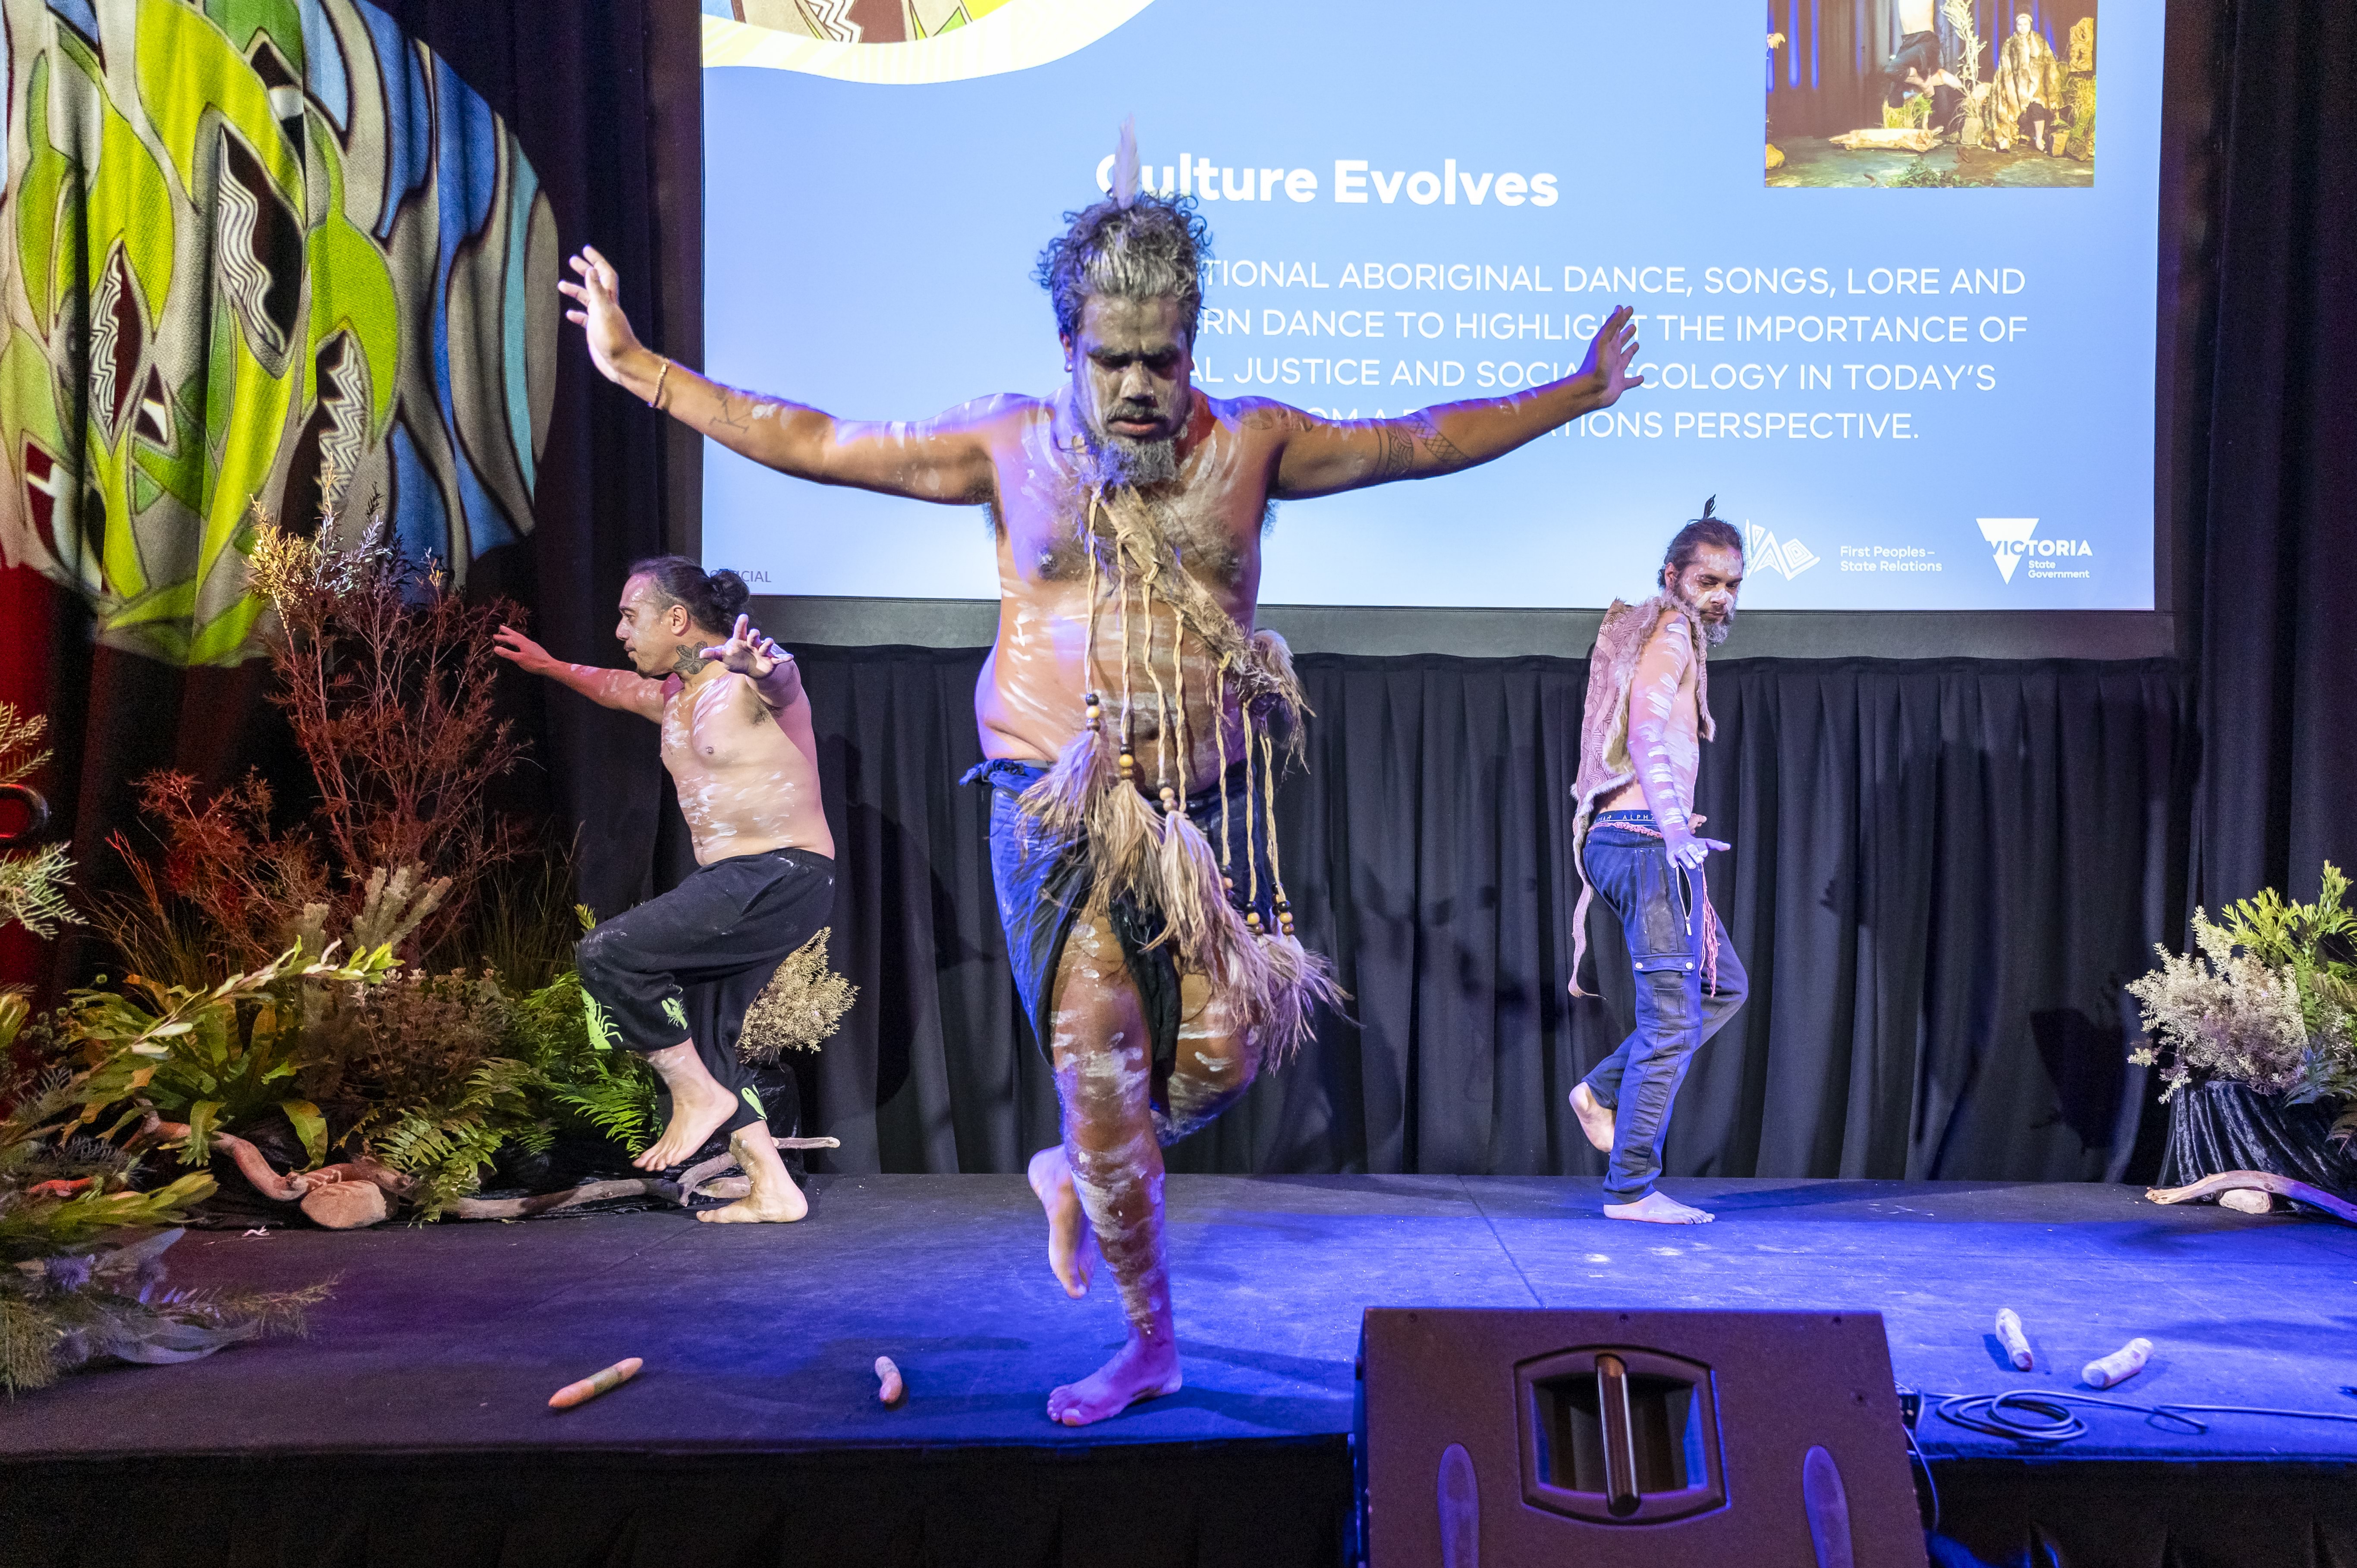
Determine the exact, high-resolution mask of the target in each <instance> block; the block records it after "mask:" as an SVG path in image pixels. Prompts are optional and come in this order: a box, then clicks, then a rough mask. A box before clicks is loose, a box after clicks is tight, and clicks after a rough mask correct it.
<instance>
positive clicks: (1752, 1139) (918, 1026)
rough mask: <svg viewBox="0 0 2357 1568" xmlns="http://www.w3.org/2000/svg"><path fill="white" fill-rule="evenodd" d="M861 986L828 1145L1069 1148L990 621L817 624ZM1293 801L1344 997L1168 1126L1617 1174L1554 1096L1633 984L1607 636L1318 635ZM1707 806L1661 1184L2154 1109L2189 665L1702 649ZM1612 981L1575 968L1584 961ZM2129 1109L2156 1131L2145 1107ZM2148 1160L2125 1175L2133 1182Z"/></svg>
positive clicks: (1292, 877) (2059, 1167)
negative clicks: (1002, 816) (1008, 770)
mask: <svg viewBox="0 0 2357 1568" xmlns="http://www.w3.org/2000/svg"><path fill="white" fill-rule="evenodd" d="M798 651H799V653H800V657H801V660H802V669H803V674H804V679H805V681H806V682H807V683H808V686H809V690H810V692H811V696H812V703H813V711H814V713H815V715H816V720H817V725H818V728H819V734H820V737H821V750H822V767H823V785H824V789H825V791H826V796H827V800H828V806H829V811H830V814H831V818H832V821H833V822H834V831H835V834H836V845H837V851H838V856H839V859H838V879H837V884H836V888H837V891H836V908H835V927H834V930H835V946H834V957H835V961H836V963H837V966H838V967H839V968H841V969H843V970H844V972H845V973H847V974H848V975H850V976H851V978H852V979H853V980H854V981H856V983H858V984H859V985H860V987H861V1000H860V1004H859V1005H858V1007H857V1008H856V1009H855V1011H854V1013H853V1014H852V1015H851V1017H850V1018H849V1019H848V1020H847V1021H846V1023H845V1027H844V1030H843V1032H842V1034H840V1035H839V1036H836V1038H835V1039H834V1040H833V1041H831V1042H829V1043H828V1045H827V1046H826V1047H825V1048H824V1050H823V1051H822V1052H821V1053H820V1055H819V1056H818V1058H816V1059H815V1061H812V1062H805V1063H803V1064H802V1071H803V1073H804V1082H803V1085H802V1088H803V1092H804V1104H805V1105H806V1106H807V1107H810V1108H811V1112H812V1121H813V1127H814V1130H817V1131H822V1132H826V1133H834V1135H836V1136H838V1137H840V1138H841V1139H842V1140H843V1144H844V1146H843V1149H842V1151H841V1152H840V1153H839V1154H838V1155H834V1156H831V1159H832V1164H833V1167H834V1168H836V1169H842V1170H852V1171H869V1170H891V1171H956V1170H996V1171H1006V1170H1014V1169H1017V1168H1019V1167H1020V1162H1021V1161H1022V1159H1023V1158H1024V1157H1025V1156H1026V1155H1028V1153H1029V1152H1030V1151H1031V1150H1032V1149H1034V1148H1037V1147H1039V1146H1040V1145H1041V1144H1046V1143H1048V1142H1050V1141H1052V1140H1053V1138H1054V1136H1055V1130H1056V1121H1055V1108H1054V1101H1053V1094H1052V1087H1051V1085H1050V1083H1049V1079H1048V1075H1047V1073H1046V1071H1045V1069H1044V1067H1043V1065H1042V1063H1041V1061H1040V1059H1039V1055H1038V1052H1037V1050H1036V1049H1035V1047H1033V1045H1032V1043H1031V1041H1030V1039H1029V1035H1028V1028H1027V1027H1026V1026H1024V1025H1023V1024H1022V1023H1021V1022H1020V1021H1019V1019H1018V1016H1017V1007H1016V1003H1015V993H1014V991H1013V988H1012V982H1011V980H1010V979H1009V977H1008V973H1007V970H1006V957H1005V950H1004V945H1003V943H1002V941H1001V940H1000V936H999V929H998V925H997V919H996V910H995V907H994V902H993V899H992V896H991V889H990V880H989V870H988V862H987V859H986V857H985V831H986V830H985V811H986V809H987V801H986V799H985V793H984V791H982V790H981V789H965V790H962V791H961V790H957V789H952V788H951V786H952V781H953V780H954V779H956V778H957V776H958V775H959V774H960V773H962V772H963V770H964V769H965V768H968V767H970V766H972V764H973V763H974V762H975V761H976V760H978V759H979V757H980V753H979V750H978V747H977V742H976V740H975V735H974V719H973V700H972V699H973V689H974V678H975V676H976V674H977V673H978V672H979V670H980V668H981V663H982V658H983V653H982V650H962V651H948V652H943V651H936V650H920V649H906V648H888V649H825V648H812V649H804V650H798ZM1300 665H1301V670H1302V673H1303V677H1304V680H1305V682H1306V683H1307V686H1308V693H1309V698H1310V702H1311V704H1312V705H1313V706H1314V707H1315V708H1316V709H1317V711H1318V717H1317V718H1316V719H1314V720H1313V721H1311V723H1310V725H1309V730H1308V749H1309V759H1310V776H1309V777H1308V779H1302V778H1300V777H1298V776H1297V777H1296V778H1294V779H1292V780H1290V781H1289V782H1288V784H1287V785H1286V787H1285V788H1284V789H1283V790H1282V791H1281V792H1280V794H1279V798H1278V806H1277V817H1278V822H1279V826H1280V829H1281V832H1282V835H1283V853H1284V865H1285V870H1286V877H1287V883H1288V891H1289V892H1290V893H1291V896H1292V898H1293V902H1294V906H1295V908H1296V910H1297V913H1298V914H1299V916H1300V918H1301V925H1302V934H1303V937H1304V939H1305V940H1307V941H1308V943H1309V944H1310V945H1311V946H1312V947H1314V948H1316V949H1317V950H1320V951H1323V952H1325V953H1328V954H1329V955H1331V956H1332V957H1333V959H1334V961H1335V962H1336V964H1337V967H1338V969H1339V971H1340V976H1341V979H1342V982H1343V983H1344V984H1345V985H1347V986H1348V987H1349V988H1350V990H1351V993H1352V995H1353V996H1354V997H1355V999H1356V1000H1355V1002H1354V1004H1353V1006H1352V1011H1353V1013H1354V1014H1355V1022H1352V1021H1350V1020H1345V1019H1340V1018H1329V1019H1326V1020H1324V1021H1323V1022H1322V1025H1321V1027H1320V1028H1319V1031H1318V1038H1317V1040H1316V1042H1315V1043H1314V1044H1313V1045H1312V1046H1311V1047H1308V1049H1307V1050H1306V1051H1305V1052H1304V1054H1303V1055H1302V1057H1301V1058H1300V1059H1298V1060H1297V1061H1294V1062H1292V1063H1291V1064H1289V1065H1287V1066H1286V1067H1285V1068H1283V1069H1281V1070H1278V1071H1275V1072H1273V1073H1271V1074H1270V1075H1268V1076H1267V1077H1266V1078H1265V1079H1264V1081H1263V1082H1262V1083H1261V1084H1260V1085H1259V1086H1257V1087H1256V1088H1255V1089H1254V1090H1253V1091H1252V1093H1251V1094H1249V1095H1248V1096H1247V1097H1246V1098H1245V1099H1244V1101H1243V1102H1241V1103H1240V1104H1239V1105H1238V1106H1237V1107H1236V1108H1235V1109H1234V1110H1232V1111H1231V1112H1229V1113H1228V1114H1227V1115H1226V1116H1225V1117H1223V1118H1222V1120H1221V1121H1220V1122H1217V1123H1215V1124H1214V1125H1213V1126H1212V1127H1211V1128H1210V1129H1208V1130H1207V1131H1205V1132H1204V1133H1200V1134H1198V1135H1197V1136H1196V1137H1195V1138H1194V1139H1192V1140H1190V1141H1189V1143H1187V1144H1182V1145H1180V1146H1179V1148H1178V1149H1176V1150H1174V1151H1173V1152H1172V1155H1171V1165H1172V1166H1173V1168H1176V1169H1183V1170H1219V1171H1268V1172H1275V1171H1283V1172H1295V1171H1319V1172H1325V1171H1351V1172H1356V1171H1375V1172H1394V1171H1448V1172H1482V1173H1496V1174H1534V1173H1561V1174H1573V1175H1598V1174H1600V1173H1601V1171H1602V1168H1603V1157H1602V1156H1601V1155H1598V1154H1596V1153H1594V1152H1593V1151H1592V1150H1590V1149H1589V1148H1588V1147H1587V1144H1586V1143H1585V1142H1583V1141H1582V1140H1581V1138H1580V1136H1579V1133H1578V1131H1577V1127H1576V1126H1575V1125H1574V1123H1573V1122H1572V1121H1571V1118H1570V1113H1569V1110H1568V1107H1567V1105H1566V1101H1565V1096H1566V1094H1567V1092H1568V1091H1569V1090H1570V1088H1571V1086H1572V1084H1573V1083H1574V1082H1575V1081H1577V1078H1578V1076H1579V1074H1580V1073H1581V1072H1583V1071H1584V1070H1586V1069H1587V1067H1588V1066H1589V1065H1591V1064H1592V1063H1594V1062H1595V1061H1596V1060H1597V1059H1598V1058H1599V1057H1601V1056H1602V1055H1603V1054H1604V1053H1605V1052H1607V1051H1609V1049H1610V1048H1611V1047H1613V1045H1614V1044H1616V1043H1617V1041H1618V1039H1619V1036H1620V1030H1621V1028H1622V1027H1623V1026H1624V1021H1625V1019H1626V1018H1627V1016H1628V1004H1629V992H1630V983H1629V977H1628V973H1627V971H1626V968H1625V958H1624V956H1623V954H1622V950H1621V948H1620V943H1619V940H1618V937H1617V933H1616V932H1615V931H1613V930H1612V929H1609V918H1605V917H1600V916H1599V917H1598V918H1596V919H1595V920H1594V923H1593V925H1592V928H1591V929H1594V930H1595V932H1596V933H1597V940H1596V943H1595V946H1594V948H1593V949H1592V950H1591V951H1592V955H1593V957H1592V959H1591V961H1592V962H1593V963H1594V964H1595V966H1596V972H1597V973H1598V974H1600V977H1601V982H1602V985H1601V989H1602V991H1603V993H1604V997H1603V999H1602V1000H1589V1001H1583V1002H1577V1003H1575V1002H1574V1001H1572V1000H1571V999H1570V998H1569V997H1568V996H1567V995H1566V981H1567V980H1568V978H1569V972H1568V969H1567V964H1568V961H1569V955H1570V951H1571V924H1570V922H1571V913H1572V908H1573V906H1574V903H1575V901H1576V900H1577V896H1578V891H1579V887H1578V881H1577V875H1576V874H1575V873H1574V872H1573V870H1572V868H1571V865H1570V864H1569V837H1568V834H1569V828H1570V822H1571V815H1572V809H1573V808H1572V802H1571V800H1570V793H1569V791H1570V787H1571V782H1572V779H1573V777H1574V775H1575V773H1576V772H1577V745H1578V739H1577V736H1578V723H1579V714H1580V704H1581V702H1582V698H1583V693H1584V692H1585V688H1586V682H1587V669H1586V665H1585V663H1584V662H1583V661H1579V660H1559V659H1515V660H1466V659H1451V658H1443V657H1437V656H1429V657H1416V658H1404V659H1371V658H1348V657H1340V656H1320V655H1307V656H1304V657H1303V658H1302V659H1301V660H1300ZM1712 675H1713V679H1712V682H1711V698H1712V706H1713V708H1714V709H1715V710H1716V712H1717V718H1718V739H1717V743H1716V744H1714V745H1712V746H1707V747H1706V748H1705V763H1704V769H1703V775H1702V779H1701V783H1700V789H1699V793H1700V802H1699V803H1700V806H1701V809H1702V810H1703V811H1706V812H1707V813H1708V814H1709V815H1710V816H1711V818H1712V820H1713V828H1712V831H1713V832H1714V833H1716V834H1717V836H1720V837H1725V838H1728V839H1731V840H1732V841H1733V843H1735V845H1736V849H1735V852H1734V854H1731V855H1728V856H1725V857H1721V858H1720V859H1718V860H1717V861H1715V862H1714V867H1713V872H1712V886H1713V893H1714V897H1715V898H1716V900H1717V907H1718V908H1719V910H1720V912H1721V913H1722V915H1723V916H1724V917H1725V919H1726V923H1727V929H1728V930H1729V932H1730V934H1731V936H1732V940H1734V942H1735V944H1736V946H1737V948H1738V950H1739V951H1740V952H1741V953H1742V955H1743V958H1744V961H1745V962H1746V964H1747V965H1748V966H1749V970H1750V972H1751V976H1752V984H1753V993H1752V1000H1751V1002H1750V1004H1749V1005H1748V1006H1747V1007H1746V1008H1745V1010H1744V1012H1743V1013H1742V1014H1741V1015H1738V1022H1737V1023H1736V1024H1735V1025H1733V1026H1730V1028H1729V1030H1728V1032H1727V1034H1726V1035H1724V1036H1721V1037H1720V1039H1719V1040H1718V1041H1717V1042H1716V1043H1714V1044H1713V1045H1712V1046H1711V1047H1708V1048H1707V1049H1706V1051H1705V1052H1704V1053H1703V1055H1702V1056H1701V1057H1700V1058H1697V1061H1696V1064H1695V1068H1694V1069H1693V1071H1692V1073H1691V1075H1690V1077H1689V1078H1688V1079H1687V1082H1686V1087H1685V1090H1684V1094H1683V1097H1682V1099H1681V1101H1680V1103H1679V1110H1678V1113H1677V1117H1676V1120H1675V1121H1674V1123H1673V1127H1672V1132H1671V1136H1670V1144H1669V1169H1670V1171H1671V1172H1672V1174H1674V1175H1717V1176H1853V1177H1907V1178H1929V1177H1979V1178H2014V1179H2045V1180H2096V1179H2105V1178H2109V1179H2118V1178H2119V1177H2120V1176H2123V1175H2124V1174H2134V1175H2143V1174H2148V1172H2149V1169H2150V1167H2151V1166H2152V1165H2153V1164H2154V1163H2155V1162H2156V1161H2157V1159H2158V1144H2157V1139H2158V1126H2157V1123H2158V1118H2154V1119H2152V1120H2153V1122H2155V1125H2154V1126H2151V1127H2147V1126H2145V1125H2144V1124H2143V1123H2144V1122H2145V1120H2146V1119H2145V1118H2144V1117H2143V1114H2142V1112H2143V1109H2144V1107H2145V1105H2146V1103H2147V1100H2148V1098H2149V1096H2148V1092H2147V1086H2146V1084H2145V1082H2144V1078H2145V1075H2144V1073H2143V1072H2142V1071H2141V1070H2140V1069H2131V1068H2129V1067H2128V1065H2127V1063H2126V1049H2127V1034H2128V1031H2129V1029H2130V1028H2131V1027H2132V1026H2133V1022H2134V1020H2133V1017H2132V1016H2131V1015H2129V1014H2128V1012H2127V1011H2126V1008H2127V1005H2128V1004H2126V1002H2125V1000H2124V998H2123V994H2122V993H2121V991H2120V989H2119V984H2120V982H2121V981H2123V980H2125V979H2126V978H2128V977H2129V976H2131V975H2134V974H2136V973H2139V972H2142V971H2143V970H2144V969H2145V968H2147V963H2148V956H2149V954H2150V952H2151V944H2152V943H2153V942H2154V941H2156V940H2162V939H2164V938H2168V939H2172V940H2173V939H2174V938H2175V937H2176V935H2177V933H2178V931H2179V925H2180V922H2181V920H2182V918H2183V902H2182V900H2183V887H2184V876H2185V867H2184V865H2183V864H2182V850H2181V846H2182V844H2183V843H2184V842H2185V838H2184V834H2185V825H2184V820H2183V819H2184V810H2185V808H2184V801H2185V799H2186V791H2185V788H2184V786H2185V781H2186V774H2187V770H2188V767H2189V761H2190V747H2189V745H2188V737H2189V726H2188V723H2187V719H2188V713H2187V707H2188V697H2187V693H2186V687H2185V682H2184V681H2183V680H2182V678H2181V676H2180V674H2179V671H2178V670H2177V669H2176V667H2175V666H2174V665H2172V664H2169V663H2167V662H2146V663H2126V664H2114V663H2076V662H2071V661H2045V662H2038V663H2007V662H1996V661H1978V660H1934V661H1901V660H1863V659H1858V660H1824V661H1807V660H1746V661H1740V662H1733V663H1728V664H1727V665H1724V666H1721V667H1720V668H1718V669H1717V670H1715V671H1712ZM1593 988H1594V983H1593V981H1592V980H1591V989H1593ZM2140 1133H2141V1134H2142V1144H2141V1146H2140V1144H2139V1135H2140ZM2131 1166H2135V1167H2136V1168H2135V1169H2134V1170H2133V1171H2132V1170H2131V1168H2130V1167H2131Z"/></svg>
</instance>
